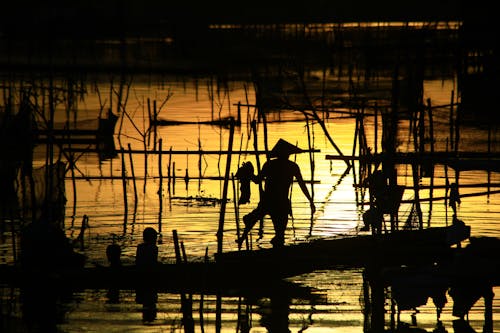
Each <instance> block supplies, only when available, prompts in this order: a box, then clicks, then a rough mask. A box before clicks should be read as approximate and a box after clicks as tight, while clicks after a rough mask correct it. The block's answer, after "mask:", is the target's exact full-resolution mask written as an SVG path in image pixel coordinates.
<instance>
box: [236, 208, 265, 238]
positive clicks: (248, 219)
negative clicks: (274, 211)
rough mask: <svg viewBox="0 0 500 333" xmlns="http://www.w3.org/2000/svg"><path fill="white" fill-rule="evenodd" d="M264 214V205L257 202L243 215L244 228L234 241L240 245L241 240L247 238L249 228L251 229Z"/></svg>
mask: <svg viewBox="0 0 500 333" xmlns="http://www.w3.org/2000/svg"><path fill="white" fill-rule="evenodd" d="M264 215H266V212H265V210H264V207H263V205H262V203H259V204H258V205H257V207H256V208H255V209H254V210H252V211H251V212H250V213H248V214H247V215H245V216H243V223H244V224H245V229H243V233H242V234H241V236H240V237H239V238H238V239H237V240H236V243H238V244H239V245H241V244H242V243H243V241H244V240H245V239H246V238H247V236H248V233H249V232H250V230H252V228H253V226H254V225H255V223H257V221H259V220H260V219H261V218H263V217H264Z"/></svg>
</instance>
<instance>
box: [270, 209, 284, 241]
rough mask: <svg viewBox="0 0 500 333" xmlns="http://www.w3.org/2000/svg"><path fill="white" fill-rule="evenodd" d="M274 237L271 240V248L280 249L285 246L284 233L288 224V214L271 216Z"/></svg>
mask: <svg viewBox="0 0 500 333" xmlns="http://www.w3.org/2000/svg"><path fill="white" fill-rule="evenodd" d="M271 219H272V221H273V226H274V233H275V236H274V238H273V239H272V240H271V244H273V247H275V248H276V247H281V246H284V245H285V231H286V226H287V224H288V213H284V214H283V213H279V214H272V215H271Z"/></svg>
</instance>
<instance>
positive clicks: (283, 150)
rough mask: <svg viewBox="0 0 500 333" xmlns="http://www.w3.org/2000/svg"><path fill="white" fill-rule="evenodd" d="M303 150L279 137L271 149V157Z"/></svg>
mask: <svg viewBox="0 0 500 333" xmlns="http://www.w3.org/2000/svg"><path fill="white" fill-rule="evenodd" d="M302 152H303V150H302V149H300V148H299V147H297V146H295V145H292V144H291V143H290V142H288V141H285V140H283V139H279V140H278V142H277V143H276V144H275V145H274V147H273V149H272V150H271V157H278V156H283V155H291V154H298V153H302Z"/></svg>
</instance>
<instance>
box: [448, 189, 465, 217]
mask: <svg viewBox="0 0 500 333" xmlns="http://www.w3.org/2000/svg"><path fill="white" fill-rule="evenodd" d="M461 202H462V201H461V200H460V194H459V193H458V185H457V183H451V186H450V202H449V203H448V205H449V206H450V207H451V209H453V215H454V216H456V215H457V204H458V205H460V203H461Z"/></svg>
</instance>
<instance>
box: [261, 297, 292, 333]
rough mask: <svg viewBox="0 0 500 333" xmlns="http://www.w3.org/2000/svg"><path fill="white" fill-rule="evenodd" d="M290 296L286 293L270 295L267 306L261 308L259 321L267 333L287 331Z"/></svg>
mask: <svg viewBox="0 0 500 333" xmlns="http://www.w3.org/2000/svg"><path fill="white" fill-rule="evenodd" d="M289 312H290V298H289V297H288V296H286V295H272V296H271V298H270V303H269V308H268V309H264V308H263V309H262V317H261V320H260V323H261V325H262V326H264V327H265V328H266V329H267V331H268V332H269V333H288V332H291V331H290V329H289V328H288V327H289V319H288V316H289Z"/></svg>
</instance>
